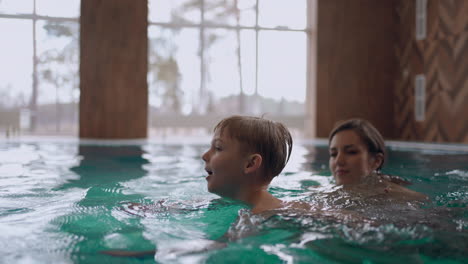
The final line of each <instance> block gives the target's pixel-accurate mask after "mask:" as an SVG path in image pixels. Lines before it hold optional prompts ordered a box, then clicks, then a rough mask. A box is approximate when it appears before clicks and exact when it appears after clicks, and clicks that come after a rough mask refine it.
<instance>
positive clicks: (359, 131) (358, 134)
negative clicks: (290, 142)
mask: <svg viewBox="0 0 468 264" xmlns="http://www.w3.org/2000/svg"><path fill="white" fill-rule="evenodd" d="M329 151H330V161H329V166H330V170H331V171H332V173H333V177H334V179H335V181H336V184H337V185H342V186H343V189H344V190H346V191H347V192H348V193H349V192H351V193H356V194H359V196H360V197H363V198H369V197H385V198H391V199H392V200H399V201H404V202H408V201H423V200H427V196H426V195H424V194H421V193H418V192H415V191H412V190H410V189H407V188H405V187H403V186H401V185H402V184H408V183H409V182H407V181H404V180H403V179H401V178H399V177H396V176H389V175H382V174H381V172H380V171H381V169H382V166H383V164H384V162H385V143H384V140H383V137H382V135H381V134H380V133H379V131H378V130H377V129H376V128H375V127H374V126H373V125H372V124H371V123H369V122H368V121H366V120H362V119H350V120H346V121H343V122H341V123H339V124H338V125H337V126H336V127H335V128H334V129H333V130H332V132H331V133H330V136H329Z"/></svg>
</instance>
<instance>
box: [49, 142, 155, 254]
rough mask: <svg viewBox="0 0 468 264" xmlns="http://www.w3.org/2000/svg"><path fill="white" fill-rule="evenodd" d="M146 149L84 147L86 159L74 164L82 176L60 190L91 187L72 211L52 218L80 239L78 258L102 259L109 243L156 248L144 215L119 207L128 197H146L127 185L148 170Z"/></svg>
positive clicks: (141, 199) (81, 149)
mask: <svg viewBox="0 0 468 264" xmlns="http://www.w3.org/2000/svg"><path fill="white" fill-rule="evenodd" d="M144 154H145V152H144V151H143V150H142V149H141V147H140V146H91V145H90V146H88V145H82V146H80V147H79V155H80V156H81V157H82V160H81V162H80V164H79V165H78V166H75V167H73V168H71V171H73V172H75V173H76V174H77V175H79V179H76V180H70V181H69V182H67V183H65V184H63V185H62V186H60V187H58V188H57V190H61V191H63V190H66V189H71V188H81V189H86V192H85V194H84V196H83V197H82V198H81V199H80V201H78V202H77V203H75V204H74V206H73V210H72V211H71V212H70V213H69V214H67V215H64V216H60V217H57V218H56V219H54V220H53V221H52V223H53V224H54V225H56V226H58V227H59V228H60V232H62V233H66V234H69V235H70V236H71V237H74V238H75V240H77V243H76V244H74V245H73V248H71V249H69V253H70V255H71V258H72V259H73V260H74V261H75V262H76V263H81V262H83V263H89V262H99V261H102V260H103V259H105V258H106V257H105V256H103V255H101V254H98V252H99V251H100V250H105V249H108V248H126V249H134V250H148V249H153V248H154V245H153V244H152V243H151V242H150V241H148V240H147V239H145V238H144V235H143V233H144V228H143V226H142V225H141V223H139V220H138V219H135V218H130V217H125V215H124V214H118V213H116V211H115V208H118V207H119V206H120V203H121V202H122V201H134V202H144V197H143V196H141V195H137V194H128V193H126V190H125V188H124V187H123V186H122V184H124V183H125V182H127V181H130V180H134V179H137V178H141V177H143V176H145V175H146V174H147V172H146V171H145V170H144V169H143V166H144V165H145V164H148V161H147V160H146V159H145V158H143V156H144ZM77 238H79V239H77Z"/></svg>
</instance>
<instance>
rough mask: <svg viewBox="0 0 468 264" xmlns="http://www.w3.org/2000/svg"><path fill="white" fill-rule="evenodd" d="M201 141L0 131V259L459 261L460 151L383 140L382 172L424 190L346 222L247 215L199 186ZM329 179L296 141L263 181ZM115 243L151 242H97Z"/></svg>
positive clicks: (465, 162) (315, 152) (319, 154)
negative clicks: (422, 198)
mask: <svg viewBox="0 0 468 264" xmlns="http://www.w3.org/2000/svg"><path fill="white" fill-rule="evenodd" d="M207 147H208V145H204V144H182V145H173V144H171V145H169V144H156V143H142V144H135V145H118V144H113V145H102V144H101V145H98V144H80V143H77V142H55V143H48V142H36V143H34V142H3V143H0V263H154V262H160V263H398V262H400V263H468V209H467V205H468V152H464V151H449V150H437V149H427V148H426V149H414V148H412V149H409V148H402V147H398V148H390V149H389V156H388V160H387V161H386V166H385V168H384V172H386V173H390V174H396V175H400V176H402V177H404V178H406V179H408V180H410V181H411V182H412V183H413V184H412V185H411V186H410V187H409V188H411V189H413V190H416V191H419V192H422V193H425V194H427V195H428V196H429V198H430V200H431V202H429V203H426V204H425V205H423V206H422V207H421V208H414V206H408V207H405V206H396V205H388V206H375V207H372V206H370V207H366V208H360V209H359V212H360V213H363V214H368V216H369V217H374V218H376V219H377V218H378V219H379V223H381V224H378V225H368V224H364V223H363V224H359V223H357V224H353V225H349V224H343V223H340V222H337V221H327V220H323V219H317V218H314V217H313V216H310V215H308V216H304V215H298V214H285V215H276V216H272V217H268V218H261V217H258V216H252V215H250V214H249V212H248V210H247V209H246V207H245V206H244V205H243V204H239V203H237V202H235V201H231V200H227V199H221V198H219V197H218V196H216V195H213V194H210V193H208V192H207V189H206V184H205V172H204V164H203V162H202V161H201V158H200V156H201V154H202V153H203V152H204V151H205V150H206V148H207ZM333 188H335V187H334V186H333V181H332V179H331V176H330V172H329V171H328V151H327V149H326V147H325V146H323V145H320V144H318V145H317V144H298V145H296V146H295V148H294V150H293V155H292V157H291V160H290V162H289V164H288V165H287V167H286V168H285V170H284V171H283V173H282V174H281V175H280V176H279V177H278V178H276V179H275V180H274V181H273V182H272V185H271V188H270V191H271V192H272V193H273V194H274V195H276V196H278V197H280V198H282V199H285V200H304V201H309V202H311V203H313V202H314V201H316V200H314V199H316V198H315V197H320V195H321V193H322V192H324V190H325V191H326V190H330V189H333ZM132 203H133V204H141V206H146V209H144V210H143V209H139V207H131V206H130V205H131V204H132ZM344 207H346V205H345V206H344ZM239 216H240V219H244V220H243V221H239V220H238V219H239ZM229 230H230V232H234V233H235V232H239V233H241V234H242V233H243V232H244V233H246V234H249V235H245V236H243V235H240V238H238V239H231V240H228V239H226V237H225V234H226V232H228V231H229ZM213 241H215V242H218V243H223V247H220V248H217V249H213V250H208V251H203V252H196V253H185V254H183V253H180V252H184V251H185V252H189V251H191V250H192V249H193V250H195V249H197V248H200V247H203V245H209V244H211V243H213ZM118 249H120V250H134V251H145V250H152V249H156V250H157V254H156V255H155V256H146V257H141V258H124V257H113V256H108V255H105V254H102V253H101V251H104V250H118Z"/></svg>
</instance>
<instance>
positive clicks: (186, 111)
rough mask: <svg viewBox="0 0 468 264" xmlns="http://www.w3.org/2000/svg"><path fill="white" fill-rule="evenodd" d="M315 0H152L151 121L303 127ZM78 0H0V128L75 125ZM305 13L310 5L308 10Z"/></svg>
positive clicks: (154, 125) (170, 129) (174, 125)
mask: <svg viewBox="0 0 468 264" xmlns="http://www.w3.org/2000/svg"><path fill="white" fill-rule="evenodd" d="M312 1H313V0H288V1H286V0H148V5H149V14H148V20H149V27H148V37H149V54H148V62H149V69H148V85H149V93H150V94H149V104H150V108H149V112H150V116H149V119H150V120H149V124H150V136H153V135H157V134H158V133H165V134H167V133H169V134H171V135H172V134H174V131H175V132H177V131H182V132H181V133H198V132H202V133H205V132H206V131H207V130H206V128H209V127H211V126H212V122H214V121H217V120H218V119H219V118H220V117H223V116H226V115H231V114H252V115H265V116H266V117H270V118H280V119H281V118H283V119H284V118H286V122H289V126H290V127H291V126H292V127H296V128H298V129H300V127H301V126H302V125H303V119H304V112H305V107H304V104H305V97H306V89H307V88H306V83H307V81H306V75H307V74H306V70H307V49H308V48H309V47H308V44H307V43H308V41H309V39H310V38H311V35H312V34H311V31H310V28H309V26H308V22H307V21H308V18H307V13H308V11H307V10H308V8H309V9H310V6H309V7H308V5H309V4H310V2H312ZM79 10H80V0H66V1H64V0H20V1H19V0H0V32H1V33H2V41H0V58H1V60H0V72H1V73H2V74H0V133H1V134H2V135H4V134H5V133H4V132H5V130H7V131H10V130H11V131H10V132H11V133H15V132H16V131H18V130H19V129H20V127H21V130H22V133H34V134H67V135H70V134H71V135H76V134H77V132H78V101H79V74H78V68H79V46H78V45H79ZM309 13H310V12H309Z"/></svg>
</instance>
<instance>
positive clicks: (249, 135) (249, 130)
mask: <svg viewBox="0 0 468 264" xmlns="http://www.w3.org/2000/svg"><path fill="white" fill-rule="evenodd" d="M217 131H219V133H220V134H223V133H224V132H227V135H228V136H229V137H231V138H233V139H236V140H237V141H239V142H240V143H241V148H242V150H244V151H246V152H251V153H258V154H260V155H261V156H262V160H263V162H262V167H263V169H264V171H265V172H266V174H267V175H268V177H269V178H268V180H271V179H272V178H273V177H275V176H277V175H278V174H280V172H281V171H282V170H283V169H284V167H285V166H286V163H288V161H289V157H290V156H291V150H292V145H293V142H292V138H291V134H290V133H289V130H288V129H287V128H286V127H285V126H284V125H283V124H281V123H279V122H274V121H271V120H268V119H264V118H261V117H253V116H231V117H228V118H225V119H223V120H221V121H220V122H219V123H218V124H217V125H216V126H215V128H214V132H217Z"/></svg>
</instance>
